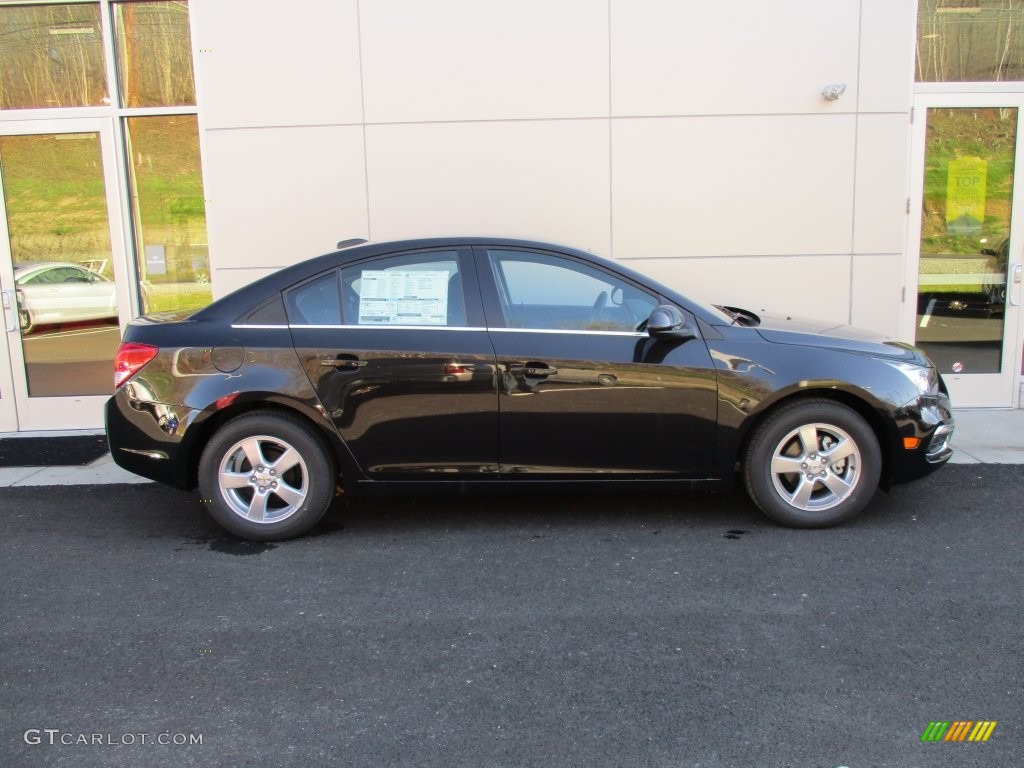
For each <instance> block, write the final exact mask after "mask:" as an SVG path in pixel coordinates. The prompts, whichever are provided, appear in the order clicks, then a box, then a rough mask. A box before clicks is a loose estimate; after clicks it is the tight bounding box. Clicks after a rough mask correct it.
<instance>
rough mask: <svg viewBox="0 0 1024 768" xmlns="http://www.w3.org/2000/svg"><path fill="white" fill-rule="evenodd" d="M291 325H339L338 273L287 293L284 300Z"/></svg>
mask: <svg viewBox="0 0 1024 768" xmlns="http://www.w3.org/2000/svg"><path fill="white" fill-rule="evenodd" d="M285 303H286V304H287V307H288V320H289V322H290V323H291V324H292V325H341V298H340V295H339V293H338V273H337V271H331V272H328V273H327V274H325V275H321V276H320V277H317V278H314V279H313V280H309V281H307V282H305V283H303V284H302V285H300V286H298V287H297V288H293V289H292V290H290V291H288V293H287V294H286V298H285Z"/></svg>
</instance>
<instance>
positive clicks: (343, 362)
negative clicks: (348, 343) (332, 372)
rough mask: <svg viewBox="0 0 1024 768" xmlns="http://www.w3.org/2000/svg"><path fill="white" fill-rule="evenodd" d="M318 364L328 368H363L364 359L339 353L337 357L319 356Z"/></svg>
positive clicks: (351, 369) (352, 369)
mask: <svg viewBox="0 0 1024 768" xmlns="http://www.w3.org/2000/svg"><path fill="white" fill-rule="evenodd" d="M320 365H323V366H326V367H328V368H338V369H342V370H350V371H354V370H357V369H359V368H365V367H366V361H365V360H357V359H356V358H354V357H343V356H341V355H339V356H338V357H321V358H320Z"/></svg>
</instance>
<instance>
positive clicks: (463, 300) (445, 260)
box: [285, 249, 498, 480]
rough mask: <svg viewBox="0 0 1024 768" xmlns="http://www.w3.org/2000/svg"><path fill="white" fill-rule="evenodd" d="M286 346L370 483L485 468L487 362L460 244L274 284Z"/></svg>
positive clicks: (448, 476)
mask: <svg viewBox="0 0 1024 768" xmlns="http://www.w3.org/2000/svg"><path fill="white" fill-rule="evenodd" d="M285 303H286V306H287V308H288V315H289V327H290V328H291V333H292V339H293V341H294V344H295V350H296V353H297V354H298V356H299V358H300V360H301V362H302V365H303V367H304V368H305V370H306V373H307V374H308V375H309V378H310V380H311V381H312V383H313V386H314V387H315V389H316V391H317V394H318V395H319V397H320V402H321V403H322V404H323V406H324V408H325V409H326V411H327V413H328V416H329V417H330V418H331V419H332V421H333V422H334V424H335V426H336V427H337V428H338V431H339V432H340V434H341V436H342V437H343V438H344V440H345V441H346V443H347V444H348V447H349V449H350V450H351V451H352V453H353V455H354V456H355V458H356V461H357V462H358V463H359V465H360V467H361V469H362V470H363V472H364V473H365V474H366V476H367V477H369V478H370V479H376V480H473V479H484V478H486V477H488V476H489V477H491V478H493V477H495V476H496V473H497V470H498V466H497V458H498V444H497V440H498V402H497V393H496V389H495V360H494V351H493V349H492V347H491V343H490V340H489V338H488V335H487V332H486V329H485V328H484V323H483V309H482V306H481V303H480V293H479V289H478V287H477V281H476V275H475V269H474V266H473V262H472V254H471V251H469V250H460V249H447V250H443V249H442V250H437V249H435V250H425V251H416V252H408V253H402V254H392V255H388V256H383V257H377V258H374V259H370V260H365V261H362V262H357V263H355V264H352V265H348V266H344V267H342V268H340V269H336V270H331V271H329V272H325V273H323V274H321V275H319V276H317V277H315V278H313V279H311V280H308V281H306V282H305V283H302V284H301V285H299V286H296V287H295V288H293V289H291V290H289V291H287V292H286V293H285Z"/></svg>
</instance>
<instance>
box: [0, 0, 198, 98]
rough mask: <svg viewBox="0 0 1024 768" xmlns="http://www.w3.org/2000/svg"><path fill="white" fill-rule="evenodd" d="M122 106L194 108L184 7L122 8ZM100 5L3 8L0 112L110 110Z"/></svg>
mask: <svg viewBox="0 0 1024 768" xmlns="http://www.w3.org/2000/svg"><path fill="white" fill-rule="evenodd" d="M114 21H115V37H116V39H117V57H118V62H119V72H118V74H119V76H120V80H121V85H122V91H123V102H124V103H123V106H128V107H155V106H176V105H186V104H195V88H194V86H193V80H192V53H191V43H190V33H189V24H188V4H187V3H185V2H139V3H117V4H116V5H115V6H114ZM107 96H108V94H107V92H106V73H105V66H104V56H103V42H102V35H101V29H100V18H99V7H98V5H95V4H92V3H89V4H74V5H31V6H2V7H0V109H17V108H39V107H77V106H93V105H101V104H104V103H107V102H108V101H109V100H108V99H107Z"/></svg>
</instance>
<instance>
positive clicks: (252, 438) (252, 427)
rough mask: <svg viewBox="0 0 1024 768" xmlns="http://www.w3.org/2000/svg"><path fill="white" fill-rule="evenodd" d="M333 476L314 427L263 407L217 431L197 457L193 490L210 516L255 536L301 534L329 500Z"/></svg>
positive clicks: (259, 538)
mask: <svg viewBox="0 0 1024 768" xmlns="http://www.w3.org/2000/svg"><path fill="white" fill-rule="evenodd" d="M335 476H336V472H335V470H334V463H333V461H332V460H331V456H330V454H329V453H328V451H327V448H326V447H325V446H324V444H323V442H322V441H321V440H320V439H319V438H318V437H317V435H316V434H315V433H314V432H313V431H312V429H310V428H309V427H307V426H306V425H305V424H304V423H302V422H301V421H300V420H298V419H296V418H293V417H290V416H286V415H282V414H276V413H267V412H264V411H256V412H253V413H249V414H245V415H244V416H239V417H238V418H235V419H232V420H231V421H229V422H228V423H227V424H225V425H224V426H223V427H221V428H220V429H219V430H217V432H215V433H214V435H213V438H212V439H211V440H210V442H209V443H208V444H207V446H206V448H205V449H204V450H203V453H202V457H201V458H200V460H199V489H200V491H201V492H202V494H203V502H204V503H205V504H206V507H207V509H208V510H209V511H210V514H212V515H213V517H214V519H216V520H217V522H218V523H220V524H221V525H222V526H224V527H225V528H227V529H228V530H229V531H231V532H232V533H234V534H237V535H238V536H241V537H243V538H246V539H251V540H254V541H273V540H280V539H288V538H292V537H294V536H300V535H301V534H303V533H305V532H306V531H308V530H309V529H310V528H312V527H313V526H314V525H316V523H317V522H318V521H319V520H320V518H321V517H323V514H324V512H326V511H327V508H328V507H329V506H330V504H331V500H332V498H333V496H334V487H335V479H336V477H335Z"/></svg>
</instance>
